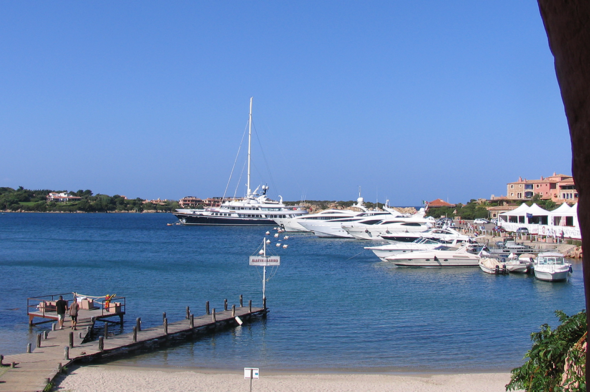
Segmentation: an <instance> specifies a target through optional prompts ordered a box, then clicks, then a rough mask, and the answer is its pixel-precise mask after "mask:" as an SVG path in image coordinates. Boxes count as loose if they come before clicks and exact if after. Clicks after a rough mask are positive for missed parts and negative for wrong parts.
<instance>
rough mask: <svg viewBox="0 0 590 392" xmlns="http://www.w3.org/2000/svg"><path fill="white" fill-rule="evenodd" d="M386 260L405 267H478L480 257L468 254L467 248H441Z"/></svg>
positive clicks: (400, 255) (395, 256)
mask: <svg viewBox="0 0 590 392" xmlns="http://www.w3.org/2000/svg"><path fill="white" fill-rule="evenodd" d="M385 260H386V261H388V262H391V263H393V264H395V265H399V266H404V267H477V266H478V265H479V260H480V256H479V255H476V254H473V253H469V252H467V249H466V248H461V249H456V248H455V249H452V248H448V247H444V246H440V247H439V248H437V249H435V250H429V251H423V252H413V253H410V254H407V253H406V254H398V255H394V256H390V257H387V258H386V259H385Z"/></svg>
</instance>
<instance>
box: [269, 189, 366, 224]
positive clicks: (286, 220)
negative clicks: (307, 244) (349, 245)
mask: <svg viewBox="0 0 590 392" xmlns="http://www.w3.org/2000/svg"><path fill="white" fill-rule="evenodd" d="M352 207H353V208H357V209H358V210H359V211H354V210H336V209H330V210H324V211H321V212H318V213H316V214H307V215H297V216H286V215H285V216H281V217H278V218H275V219H274V221H275V222H276V223H277V224H278V225H279V226H280V227H281V228H282V229H283V230H284V231H287V232H308V231H310V230H309V229H307V228H305V227H304V226H303V225H302V224H301V223H300V222H302V221H303V222H310V221H327V220H332V219H341V218H350V217H354V216H357V215H359V214H362V213H363V212H366V211H367V209H366V208H365V206H364V199H363V198H362V197H360V196H359V198H358V199H357V202H356V204H355V205H353V206H352Z"/></svg>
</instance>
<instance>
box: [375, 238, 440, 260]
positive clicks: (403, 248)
mask: <svg viewBox="0 0 590 392" xmlns="http://www.w3.org/2000/svg"><path fill="white" fill-rule="evenodd" d="M440 245H442V244H441V243H440V242H439V241H436V240H431V239H428V238H418V239H417V240H416V241H414V242H396V243H394V244H387V245H380V246H365V249H367V250H372V251H373V253H375V256H377V257H379V258H380V259H381V260H383V261H387V260H386V258H387V257H389V256H393V255H395V254H398V253H411V252H420V251H424V250H430V249H434V248H436V247H437V246H440Z"/></svg>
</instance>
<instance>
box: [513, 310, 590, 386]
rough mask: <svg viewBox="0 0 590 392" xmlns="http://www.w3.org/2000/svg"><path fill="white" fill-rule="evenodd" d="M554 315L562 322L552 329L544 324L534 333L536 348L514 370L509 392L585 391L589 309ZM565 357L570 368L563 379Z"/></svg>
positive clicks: (533, 338)
mask: <svg viewBox="0 0 590 392" xmlns="http://www.w3.org/2000/svg"><path fill="white" fill-rule="evenodd" d="M555 315H556V316H557V317H558V318H559V320H560V321H561V325H559V326H558V327H557V328H555V330H551V327H550V326H549V325H548V324H543V325H542V326H541V331H540V332H534V333H532V334H531V340H532V341H533V347H532V348H531V349H530V350H529V351H528V352H527V353H526V355H525V356H524V357H525V358H528V360H527V362H526V363H525V364H524V365H522V366H521V367H519V368H516V369H512V371H511V373H512V376H511V379H510V383H508V385H506V390H507V391H511V390H515V389H524V390H525V391H547V392H550V391H555V392H558V391H585V390H586V378H585V376H584V375H585V370H586V353H585V350H583V349H581V347H582V344H583V343H584V342H585V339H586V331H587V322H586V311H585V310H583V311H581V312H580V313H578V314H576V315H573V316H567V315H566V314H565V313H564V312H562V311H560V310H557V311H555ZM566 358H567V359H568V364H569V368H570V370H569V372H568V374H567V375H566V377H565V382H562V379H564V377H563V373H564V368H565V364H566Z"/></svg>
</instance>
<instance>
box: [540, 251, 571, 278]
mask: <svg viewBox="0 0 590 392" xmlns="http://www.w3.org/2000/svg"><path fill="white" fill-rule="evenodd" d="M571 268H572V266H571V264H568V263H566V262H565V261H564V257H563V255H562V254H561V253H556V252H545V253H539V255H538V256H537V260H536V261H535V278H537V279H539V280H545V281H548V282H555V281H560V280H567V278H568V277H569V275H570V273H571V271H572V269H571Z"/></svg>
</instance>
